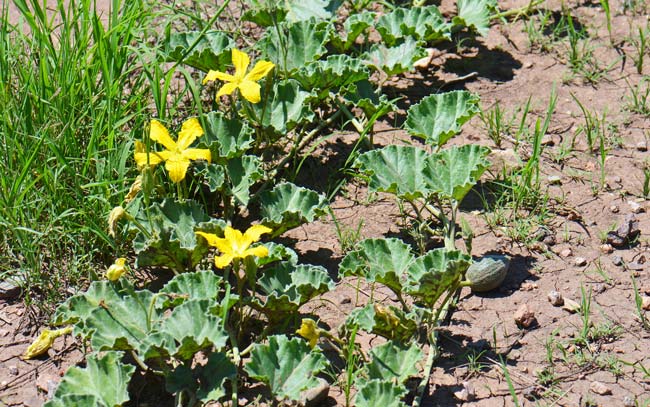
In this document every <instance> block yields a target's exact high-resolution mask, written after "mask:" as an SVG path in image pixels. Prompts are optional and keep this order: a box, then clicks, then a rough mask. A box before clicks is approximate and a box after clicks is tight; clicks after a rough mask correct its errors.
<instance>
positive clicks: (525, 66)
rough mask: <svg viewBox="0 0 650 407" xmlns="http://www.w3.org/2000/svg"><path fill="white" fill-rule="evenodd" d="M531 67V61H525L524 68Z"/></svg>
mask: <svg viewBox="0 0 650 407" xmlns="http://www.w3.org/2000/svg"><path fill="white" fill-rule="evenodd" d="M533 65H534V64H533V61H526V62H525V63H524V68H526V69H530V68H532V67H533Z"/></svg>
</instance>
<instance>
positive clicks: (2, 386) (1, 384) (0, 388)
mask: <svg viewBox="0 0 650 407" xmlns="http://www.w3.org/2000/svg"><path fill="white" fill-rule="evenodd" d="M8 384H9V382H8V381H6V380H3V381H1V382H0V390H2V389H4V388H5V387H7V385H8Z"/></svg>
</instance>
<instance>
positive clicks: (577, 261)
mask: <svg viewBox="0 0 650 407" xmlns="http://www.w3.org/2000/svg"><path fill="white" fill-rule="evenodd" d="M573 264H574V265H576V266H578V267H583V266H586V265H587V259H585V258H584V257H576V258H575V259H574V260H573Z"/></svg>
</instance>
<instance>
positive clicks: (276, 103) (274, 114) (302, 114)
mask: <svg viewBox="0 0 650 407" xmlns="http://www.w3.org/2000/svg"><path fill="white" fill-rule="evenodd" d="M311 98H312V94H311V93H310V92H306V91H305V90H303V89H302V88H301V87H300V83H298V82H297V81H295V80H293V79H288V80H284V81H280V82H276V83H275V84H273V89H272V93H271V94H270V95H269V97H266V89H262V102H260V103H257V104H255V105H253V110H254V111H255V115H256V117H257V119H258V121H260V122H261V124H262V125H263V126H264V127H271V128H273V130H275V131H276V132H277V133H278V134H281V135H282V136H284V135H285V134H286V133H287V132H288V131H289V130H293V129H294V128H295V127H296V126H297V125H298V124H300V123H304V122H308V121H310V120H312V119H313V118H314V111H313V109H312V108H311V107H310V106H309V101H310V99H311Z"/></svg>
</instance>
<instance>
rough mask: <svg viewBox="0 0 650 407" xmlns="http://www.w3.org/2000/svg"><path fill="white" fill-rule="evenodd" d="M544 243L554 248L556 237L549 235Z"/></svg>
mask: <svg viewBox="0 0 650 407" xmlns="http://www.w3.org/2000/svg"><path fill="white" fill-rule="evenodd" d="M542 242H543V243H545V244H546V245H548V246H553V245H554V244H555V236H554V235H547V236H546V237H544V239H543V240H542Z"/></svg>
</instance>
